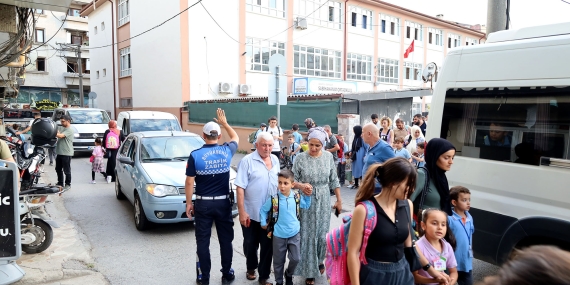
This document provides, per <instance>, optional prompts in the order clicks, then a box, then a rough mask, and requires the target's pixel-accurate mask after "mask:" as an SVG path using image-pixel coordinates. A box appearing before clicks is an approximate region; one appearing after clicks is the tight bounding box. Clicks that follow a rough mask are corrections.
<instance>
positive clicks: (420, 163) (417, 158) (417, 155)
mask: <svg viewBox="0 0 570 285" xmlns="http://www.w3.org/2000/svg"><path fill="white" fill-rule="evenodd" d="M425 149H426V143H425V142H420V143H418V144H417V145H416V151H415V152H414V153H412V159H413V161H412V163H413V164H415V165H416V167H417V168H420V167H424V165H425V164H426V160H425V158H424V152H425Z"/></svg>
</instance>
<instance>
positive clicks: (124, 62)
mask: <svg viewBox="0 0 570 285" xmlns="http://www.w3.org/2000/svg"><path fill="white" fill-rule="evenodd" d="M119 53H120V56H121V62H120V64H121V76H128V75H131V47H126V48H124V49H121V50H120V51H119Z"/></svg>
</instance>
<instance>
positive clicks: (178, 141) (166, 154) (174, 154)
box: [140, 136, 204, 162]
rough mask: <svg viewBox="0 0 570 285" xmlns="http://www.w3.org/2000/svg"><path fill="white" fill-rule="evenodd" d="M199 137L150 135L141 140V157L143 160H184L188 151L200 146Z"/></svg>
mask: <svg viewBox="0 0 570 285" xmlns="http://www.w3.org/2000/svg"><path fill="white" fill-rule="evenodd" d="M202 145H204V140H202V138H200V137H191V136H183V137H150V138H143V139H142V140H141V148H140V149H141V159H142V160H143V161H147V162H148V161H152V160H156V161H164V160H168V159H170V160H176V159H179V160H186V159H187V158H188V156H190V153H191V152H192V151H193V150H195V149H197V148H200V147H202Z"/></svg>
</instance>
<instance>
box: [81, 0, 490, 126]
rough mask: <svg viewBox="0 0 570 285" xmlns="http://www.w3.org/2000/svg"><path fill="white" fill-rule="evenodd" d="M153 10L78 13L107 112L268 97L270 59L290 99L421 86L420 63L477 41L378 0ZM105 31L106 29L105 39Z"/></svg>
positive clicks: (132, 7)
mask: <svg viewBox="0 0 570 285" xmlns="http://www.w3.org/2000/svg"><path fill="white" fill-rule="evenodd" d="M153 3H155V2H153V1H150V0H139V1H129V0H106V1H103V0H100V1H93V3H91V4H89V5H86V6H85V7H84V8H83V10H82V12H81V15H82V16H89V31H90V34H91V37H90V38H91V43H92V44H91V48H97V47H101V48H98V49H96V50H98V51H97V52H96V51H95V49H92V50H91V51H90V52H91V57H92V59H93V64H92V70H93V72H99V73H101V72H102V71H103V70H106V74H107V76H109V71H110V70H116V72H115V73H114V74H115V75H114V77H113V78H112V79H109V78H101V77H100V78H99V79H94V78H92V79H91V80H92V89H93V91H95V92H96V93H97V94H98V95H99V96H100V97H99V98H105V99H104V101H105V102H108V103H105V104H107V105H106V106H109V107H108V108H109V110H111V109H110V108H113V109H112V110H115V111H117V112H118V111H121V110H133V109H134V110H138V109H145V110H162V111H168V112H171V113H174V114H175V115H177V116H180V114H179V112H180V111H179V110H180V107H182V106H183V103H184V102H186V101H190V100H193V101H194V100H212V99H220V98H235V97H238V96H262V97H263V96H268V95H273V94H274V91H273V90H270V89H271V88H270V87H269V79H270V77H271V76H273V77H274V76H275V75H274V74H272V73H274V72H273V71H271V70H269V58H270V56H271V55H273V54H277V53H279V54H282V55H283V56H284V57H285V58H286V63H287V64H286V65H287V66H286V67H285V68H283V69H282V70H283V71H281V73H284V74H282V75H283V76H286V77H287V93H288V94H327V93H335V94H338V93H352V92H357V91H358V92H366V91H377V90H401V89H406V88H416V87H426V85H425V84H424V83H423V81H422V80H421V71H422V69H423V68H424V67H425V66H426V65H427V64H428V63H430V62H434V63H435V64H436V65H437V66H438V67H441V65H442V63H443V60H444V57H445V55H446V54H447V52H448V50H449V49H451V48H454V47H457V46H463V45H472V44H479V43H480V42H482V41H484V37H485V34H484V33H483V32H481V31H478V30H475V29H472V28H471V27H472V26H469V25H464V24H457V23H454V22H449V21H445V20H443V19H442V18H441V17H432V16H428V15H424V14H421V13H418V12H415V11H412V10H408V9H404V8H402V7H399V6H396V5H393V4H389V3H385V2H382V1H376V0H373V1H359V0H354V1H333V0H331V1H327V0H216V1H202V2H200V3H199V4H197V5H195V6H192V7H190V5H193V4H195V3H194V2H193V1H189V0H179V1H165V2H161V5H155V4H153ZM185 9H188V10H187V11H184V10H185ZM181 11H184V12H182V13H181V14H180V15H179V16H177V17H174V18H173V19H172V20H169V21H167V22H165V23H164V24H162V25H160V26H159V27H157V28H155V29H152V30H149V29H151V28H153V27H155V26H157V25H159V24H161V23H163V22H164V21H165V20H166V19H169V18H170V17H172V16H174V15H176V14H177V13H180V12H181ZM109 17H112V19H111V18H109ZM109 21H112V22H111V23H112V24H111V26H110V25H109V23H108V22H109ZM104 23H105V24H106V26H107V27H106V29H108V28H109V27H111V29H112V30H111V31H105V33H103V32H102V31H101V25H103V24H104ZM113 25H114V26H113ZM473 28H475V26H473ZM479 28H480V27H479ZM96 30H98V34H97V35H93V34H94V32H95V31H96ZM412 42H414V49H413V52H411V53H409V56H408V57H407V58H405V57H404V52H405V51H406V49H408V48H409V47H410V45H411V44H412ZM95 43H97V44H95ZM111 47H112V48H111ZM113 79H114V80H113ZM428 87H429V86H428ZM99 101H101V100H99ZM111 105H114V106H113V107H111Z"/></svg>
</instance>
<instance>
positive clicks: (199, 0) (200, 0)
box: [86, 0, 202, 50]
mask: <svg viewBox="0 0 570 285" xmlns="http://www.w3.org/2000/svg"><path fill="white" fill-rule="evenodd" d="M200 2H202V0H198V2H196V3H194V4H192V5H191V6H189V7H188V8H186V9H184V10H182V11H180V13H178V14H176V15H174V16H172V17H170V18H168V19H167V20H166V21H164V22H162V23H160V24H158V25H156V26H154V27H152V28H150V29H148V30H146V31H144V32H142V33H139V34H137V35H134V36H132V37H130V38H128V39H125V40H122V41H120V42H116V43H112V44H109V45H104V46H99V47H92V48H86V49H87V50H91V49H99V48H105V47H110V46H114V45H118V44H120V43H123V42H126V41H128V40H132V39H134V38H136V37H138V36H141V35H144V34H146V33H148V32H150V31H152V30H154V29H156V28H158V27H160V26H162V25H164V24H166V22H168V21H170V20H172V19H174V18H176V17H178V16H180V14H182V13H184V12H186V11H188V10H189V9H190V8H192V7H194V6H196V5H198V3H200Z"/></svg>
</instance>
